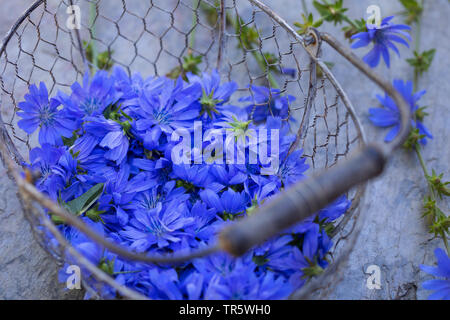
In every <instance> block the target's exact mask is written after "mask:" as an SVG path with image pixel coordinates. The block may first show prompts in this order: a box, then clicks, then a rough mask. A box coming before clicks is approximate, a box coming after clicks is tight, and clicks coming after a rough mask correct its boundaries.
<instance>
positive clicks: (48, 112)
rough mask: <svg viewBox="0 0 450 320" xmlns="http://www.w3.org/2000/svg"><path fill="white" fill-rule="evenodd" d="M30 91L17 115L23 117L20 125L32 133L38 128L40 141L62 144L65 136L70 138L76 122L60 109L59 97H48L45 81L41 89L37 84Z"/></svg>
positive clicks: (21, 103)
mask: <svg viewBox="0 0 450 320" xmlns="http://www.w3.org/2000/svg"><path fill="white" fill-rule="evenodd" d="M29 89H30V92H29V93H28V94H26V95H25V101H24V102H20V103H19V108H20V109H21V110H22V111H21V112H18V113H17V115H18V116H19V117H21V118H22V120H19V122H18V126H19V128H21V129H22V130H24V131H25V132H26V133H28V134H32V133H33V132H35V131H36V130H37V129H38V128H39V129H40V130H39V143H40V144H41V145H43V144H45V143H48V144H51V145H58V146H60V145H62V144H63V139H62V138H63V137H64V138H70V137H72V135H73V131H74V130H75V128H76V124H75V122H74V121H73V120H71V119H70V118H69V117H68V116H67V113H66V112H64V111H63V110H60V109H59V108H58V107H59V106H60V102H59V101H58V100H57V99H54V98H52V99H50V100H49V98H48V91H47V87H46V86H45V84H44V83H43V82H41V83H40V85H39V89H38V88H37V87H36V86H35V85H31V86H30V88H29Z"/></svg>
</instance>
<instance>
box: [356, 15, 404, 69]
mask: <svg viewBox="0 0 450 320" xmlns="http://www.w3.org/2000/svg"><path fill="white" fill-rule="evenodd" d="M393 18H394V16H390V17H387V18H384V19H383V20H382V22H381V25H379V26H378V25H375V24H367V32H360V33H357V34H355V35H354V36H352V39H357V40H358V41H357V42H355V43H354V44H353V45H352V48H353V49H357V48H361V47H365V46H367V45H369V44H370V43H373V48H372V50H370V52H369V53H368V54H367V55H365V56H364V58H363V60H364V62H366V63H367V64H368V65H369V66H370V67H371V68H375V67H376V66H378V64H379V62H380V58H381V56H382V57H383V59H384V62H385V63H386V65H387V66H388V67H389V66H390V57H389V49H391V50H393V51H394V52H395V53H397V54H398V55H399V56H400V52H399V51H398V49H397V47H396V46H395V42H398V43H400V44H403V45H405V46H406V47H408V48H409V44H408V42H407V41H406V40H405V39H404V38H402V37H401V36H403V37H405V38H406V39H408V40H410V41H411V36H410V35H409V34H408V33H407V32H405V31H403V30H411V27H409V26H407V25H404V24H395V23H392V22H391V20H392V19H393Z"/></svg>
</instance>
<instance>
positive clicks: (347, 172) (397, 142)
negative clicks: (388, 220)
mask: <svg viewBox="0 0 450 320" xmlns="http://www.w3.org/2000/svg"><path fill="white" fill-rule="evenodd" d="M310 35H311V37H310V38H305V39H303V38H302V40H303V41H304V43H305V48H306V49H307V51H308V52H309V53H310V55H311V57H312V58H313V59H314V60H315V61H316V62H318V63H321V61H320V59H319V58H318V57H317V56H316V55H315V54H314V53H313V52H314V51H313V50H308V46H310V45H312V46H317V45H319V44H320V43H318V42H320V41H321V40H322V39H323V40H324V41H325V42H327V43H328V44H329V45H330V46H331V47H333V48H334V49H335V50H336V51H337V52H338V53H339V54H341V55H342V56H343V57H344V58H346V59H347V60H348V61H349V62H351V63H352V64H353V65H354V66H355V67H356V68H357V69H359V70H360V71H361V72H362V73H364V74H365V75H366V76H367V77H368V78H369V79H370V80H372V81H374V82H375V83H376V84H377V85H378V86H379V87H381V88H382V89H383V90H384V91H385V92H386V93H387V94H389V95H390V96H391V97H392V98H393V99H394V101H395V103H396V105H397V106H398V109H399V111H400V117H401V129H400V132H399V134H398V135H397V137H396V138H395V139H394V140H393V141H392V142H391V143H389V144H386V145H380V144H370V145H368V146H365V147H363V148H362V150H359V151H357V152H356V153H355V154H353V156H351V157H350V158H349V159H347V160H345V161H343V162H342V163H340V164H338V165H336V166H334V167H332V168H329V169H327V170H325V171H323V172H321V173H320V174H318V175H316V176H313V177H311V178H308V179H306V180H304V181H301V182H299V183H297V184H296V185H294V186H293V187H291V188H290V189H288V190H286V191H285V192H284V193H282V194H280V195H279V196H277V197H275V199H273V200H272V201H270V202H269V203H268V204H267V205H263V206H262V207H261V208H260V209H259V210H258V211H257V212H256V213H255V214H253V215H252V216H250V217H247V218H245V219H242V220H241V221H239V222H237V223H235V224H233V225H231V226H229V227H227V228H226V229H224V230H223V231H222V232H221V234H220V236H219V245H220V247H221V249H222V250H225V251H227V252H228V253H230V254H232V255H234V256H241V255H243V254H244V253H245V252H247V250H249V249H251V248H252V247H254V246H256V245H258V244H261V243H263V242H264V241H265V240H267V239H269V238H271V237H273V236H275V235H276V234H279V233H280V232H282V231H284V230H286V229H287V228H288V227H290V226H293V225H294V224H296V223H298V222H300V221H302V220H304V219H306V218H308V217H309V216H311V215H313V214H315V213H316V212H317V211H318V210H320V209H322V208H323V207H325V206H326V205H328V204H330V203H331V202H333V201H334V200H335V199H336V198H338V197H339V196H340V195H341V194H344V193H345V192H347V191H348V190H350V189H351V188H352V187H355V186H357V185H358V184H360V183H364V182H366V181H368V180H370V179H372V178H374V177H376V176H378V175H379V174H381V173H382V171H383V168H384V165H385V163H386V160H387V158H388V156H389V155H390V154H391V153H392V152H393V151H394V150H395V149H397V148H398V147H400V146H402V145H403V143H404V141H405V140H406V139H407V138H408V136H409V132H410V125H411V123H410V118H411V110H410V108H409V106H408V104H407V103H406V101H405V100H404V98H403V97H402V96H401V94H400V93H399V92H398V91H397V90H395V88H394V87H393V86H392V85H391V84H390V83H389V82H387V81H386V80H384V79H383V78H382V77H381V76H379V75H378V74H376V73H375V72H373V70H371V69H370V68H369V67H368V66H367V65H366V64H365V63H364V62H363V61H362V60H361V59H360V58H358V57H357V56H356V55H355V54H354V53H353V52H351V51H350V50H349V49H348V48H346V47H344V46H343V45H341V44H340V43H339V42H338V41H337V40H336V39H335V38H334V37H332V36H331V35H329V34H327V33H318V31H317V30H315V29H312V30H310ZM318 35H319V37H320V39H318V38H317V37H318ZM312 38H314V39H312Z"/></svg>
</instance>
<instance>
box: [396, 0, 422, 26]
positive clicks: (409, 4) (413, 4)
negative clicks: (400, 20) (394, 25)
mask: <svg viewBox="0 0 450 320" xmlns="http://www.w3.org/2000/svg"><path fill="white" fill-rule="evenodd" d="M400 3H401V4H402V5H403V7H404V8H405V11H403V12H401V13H400V14H401V15H402V16H404V17H405V22H406V23H407V24H411V23H413V22H417V21H419V17H420V15H421V14H422V12H423V7H422V5H421V4H420V3H419V1H417V0H400Z"/></svg>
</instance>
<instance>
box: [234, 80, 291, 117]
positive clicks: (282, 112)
mask: <svg viewBox="0 0 450 320" xmlns="http://www.w3.org/2000/svg"><path fill="white" fill-rule="evenodd" d="M250 92H251V95H250V96H247V97H243V98H241V99H239V101H241V102H249V103H250V104H249V105H247V107H246V110H247V113H248V115H249V118H251V119H253V121H254V122H256V123H260V122H264V121H266V120H267V118H268V117H269V116H273V117H280V118H281V119H283V120H285V119H287V118H288V117H289V107H290V106H291V104H292V103H293V102H294V101H295V97H294V96H291V95H287V96H282V95H281V91H280V90H279V89H269V88H266V87H258V86H253V85H252V86H251V87H250Z"/></svg>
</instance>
